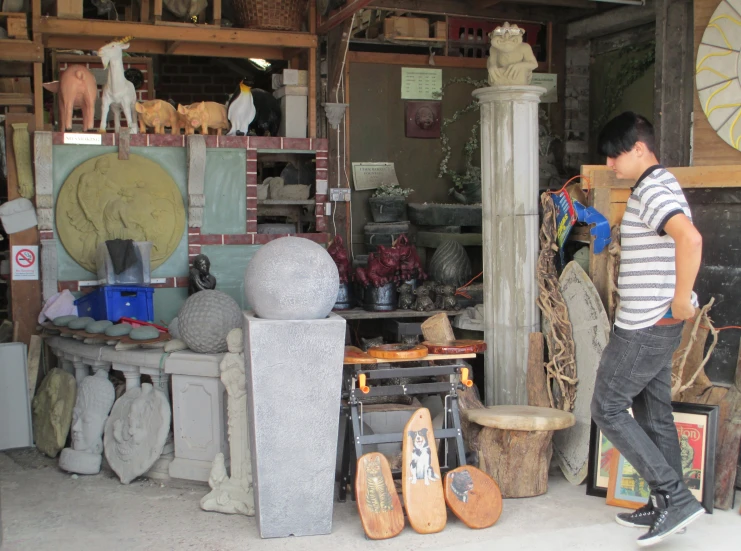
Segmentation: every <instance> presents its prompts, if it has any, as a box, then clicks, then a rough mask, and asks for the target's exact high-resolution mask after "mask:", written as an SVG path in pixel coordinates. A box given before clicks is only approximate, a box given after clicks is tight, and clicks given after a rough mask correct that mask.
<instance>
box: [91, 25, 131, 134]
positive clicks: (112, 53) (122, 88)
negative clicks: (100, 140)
mask: <svg viewBox="0 0 741 551" xmlns="http://www.w3.org/2000/svg"><path fill="white" fill-rule="evenodd" d="M131 38H132V37H127V38H123V39H121V40H116V41H113V42H110V43H108V44H106V45H105V46H103V47H102V48H101V49H100V50H98V55H99V56H100V60H101V61H102V62H103V67H105V68H106V69H108V80H107V81H106V83H105V86H103V95H102V98H101V99H102V105H101V109H100V131H101V132H105V131H106V126H107V124H108V109H109V108H110V109H112V110H113V119H114V124H115V130H116V132H119V131H120V130H121V111H122V110H123V113H124V116H125V117H126V122H127V123H128V125H129V131H130V132H131V133H132V134H136V131H137V116H136V90H135V89H134V85H133V84H132V83H131V82H129V81H128V80H126V77H125V76H124V69H123V61H122V60H121V57H122V56H121V52H122V51H123V50H126V49H128V47H129V44H128V42H129V40H131Z"/></svg>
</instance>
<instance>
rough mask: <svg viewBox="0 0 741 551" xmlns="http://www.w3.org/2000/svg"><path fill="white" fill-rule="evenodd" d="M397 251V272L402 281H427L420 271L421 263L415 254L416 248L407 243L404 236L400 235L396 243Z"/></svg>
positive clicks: (425, 275)
mask: <svg viewBox="0 0 741 551" xmlns="http://www.w3.org/2000/svg"><path fill="white" fill-rule="evenodd" d="M396 248H397V249H399V272H400V274H401V279H402V280H403V281H409V280H410V279H427V274H426V273H425V272H424V270H423V269H422V263H421V262H420V260H419V255H418V254H417V248H416V247H415V246H414V245H412V244H411V243H409V239H408V238H407V236H406V234H402V235H401V236H400V237H399V240H398V241H397V243H396Z"/></svg>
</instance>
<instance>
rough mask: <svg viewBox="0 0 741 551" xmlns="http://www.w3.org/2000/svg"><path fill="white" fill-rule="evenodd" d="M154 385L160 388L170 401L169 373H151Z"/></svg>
mask: <svg viewBox="0 0 741 551" xmlns="http://www.w3.org/2000/svg"><path fill="white" fill-rule="evenodd" d="M150 377H151V378H152V386H154V388H158V389H160V390H161V391H162V392H164V393H165V396H167V399H168V401H169V400H170V375H168V374H167V373H162V372H160V373H159V374H157V375H155V374H151V375H150Z"/></svg>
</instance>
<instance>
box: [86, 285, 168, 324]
mask: <svg viewBox="0 0 741 551" xmlns="http://www.w3.org/2000/svg"><path fill="white" fill-rule="evenodd" d="M153 295H154V289H153V288H152V287H139V286H130V287H129V286H123V285H103V286H101V287H98V288H97V289H95V290H94V291H92V292H90V293H88V294H86V295H83V296H81V297H80V298H78V299H77V300H76V301H75V304H76V305H77V312H78V314H79V315H80V316H89V317H91V318H93V319H94V320H98V321H100V320H110V321H112V322H114V323H117V322H118V321H120V320H121V319H122V318H133V319H135V320H139V321H143V322H144V321H146V322H153V321H154V300H153V299H154V296H153Z"/></svg>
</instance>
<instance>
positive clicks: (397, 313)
mask: <svg viewBox="0 0 741 551" xmlns="http://www.w3.org/2000/svg"><path fill="white" fill-rule="evenodd" d="M332 312H333V313H335V314H337V315H338V316H340V317H343V318H345V319H346V320H367V319H384V318H429V317H430V316H434V315H435V314H447V315H449V316H456V315H458V314H460V313H462V311H460V310H450V311H448V310H432V311H431V312H418V311H417V310H394V311H392V312H368V311H367V310H363V309H362V308H353V309H352V310H332Z"/></svg>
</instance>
